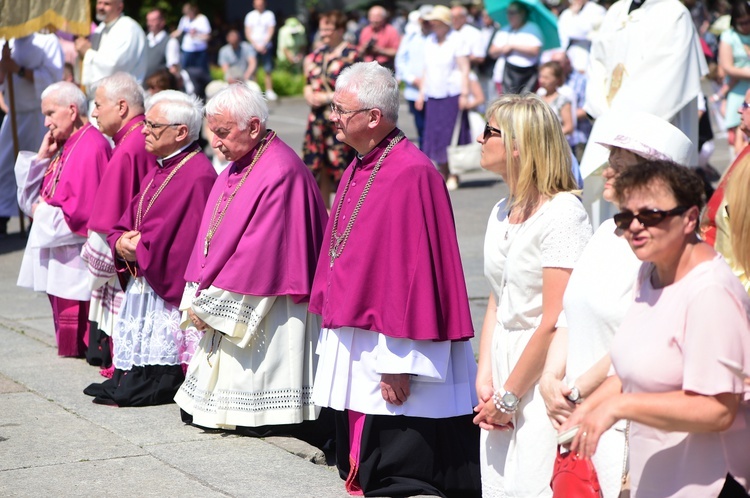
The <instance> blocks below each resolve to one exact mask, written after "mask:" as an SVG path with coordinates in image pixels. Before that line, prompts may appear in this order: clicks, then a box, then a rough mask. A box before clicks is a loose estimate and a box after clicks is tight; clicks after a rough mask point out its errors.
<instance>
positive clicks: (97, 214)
mask: <svg viewBox="0 0 750 498" xmlns="http://www.w3.org/2000/svg"><path fill="white" fill-rule="evenodd" d="M144 119H145V118H144V116H143V114H141V115H139V116H136V117H134V118H133V119H131V120H130V121H128V122H127V124H125V126H123V127H122V129H121V130H120V131H118V132H117V133H115V136H114V137H113V139H114V141H115V148H114V150H113V151H112V157H111V158H110V159H109V164H107V169H106V170H105V172H104V178H102V181H101V183H100V184H99V190H97V192H96V197H95V198H94V206H96V211H94V212H93V213H92V214H91V218H90V219H89V230H93V231H95V232H99V233H109V231H110V230H112V227H113V226H115V223H117V222H118V221H119V219H120V218H121V217H122V213H124V212H125V210H126V209H127V208H128V204H130V200H131V199H132V198H133V197H134V196H135V194H137V193H138V192H140V190H141V180H142V178H143V177H144V176H146V173H148V172H149V171H150V170H151V169H153V168H155V167H156V156H154V155H153V154H151V153H149V152H146V145H145V144H146V137H144V136H143V134H142V133H141V130H142V129H143V125H141V126H138V127H136V128H135V129H133V130H132V131H130V133H129V134H128V131H129V130H131V128H132V127H133V126H134V125H135V124H136V123H138V122H139V121H143V120H144ZM125 135H127V137H126V136H125Z"/></svg>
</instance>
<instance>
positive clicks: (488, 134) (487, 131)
mask: <svg viewBox="0 0 750 498" xmlns="http://www.w3.org/2000/svg"><path fill="white" fill-rule="evenodd" d="M493 133H497V135H498V136H500V137H502V136H503V132H502V131H501V130H498V129H497V128H495V127H493V126H490V124H489V123H485V125H484V133H482V141H483V142H486V141H487V140H489V138H490V137H491V136H492V134H493Z"/></svg>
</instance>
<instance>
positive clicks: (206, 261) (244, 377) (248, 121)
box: [175, 85, 328, 442]
mask: <svg viewBox="0 0 750 498" xmlns="http://www.w3.org/2000/svg"><path fill="white" fill-rule="evenodd" d="M245 110H246V111H247V112H244V111H245ZM256 114H257V115H256ZM206 117H207V120H208V125H209V127H210V128H211V130H212V131H213V132H214V134H215V138H214V142H213V145H214V147H216V148H219V149H220V150H221V151H222V153H224V155H225V156H226V157H227V158H228V159H230V160H232V161H233V162H232V163H231V164H230V165H229V167H228V168H227V169H225V170H224V171H223V172H222V173H221V175H219V179H218V180H217V182H216V184H215V185H214V188H213V190H212V191H211V195H210V196H209V200H208V203H207V204H206V210H205V212H204V215H203V221H202V223H201V228H200V230H199V232H198V238H197V240H196V242H195V247H194V249H193V252H192V256H191V259H190V263H189V265H188V268H187V271H186V273H185V280H186V281H187V282H188V284H187V286H186V288H185V294H184V297H183V301H182V304H181V306H180V308H181V309H182V310H184V314H183V320H184V322H183V324H184V325H189V324H191V323H195V325H196V326H197V327H198V328H199V329H201V330H205V335H204V337H203V339H202V340H201V342H200V344H199V347H198V349H197V351H196V353H195V355H194V356H193V359H192V361H191V363H190V366H189V368H188V371H187V374H186V379H185V382H184V383H183V385H182V387H181V388H180V390H179V392H178V393H177V396H176V397H175V401H176V402H177V404H178V405H180V407H181V408H182V409H183V411H184V412H183V420H185V421H186V422H192V423H193V424H194V425H198V426H201V427H210V428H223V429H237V430H238V431H240V432H242V433H244V434H248V435H257V436H265V435H269V434H283V433H289V434H295V435H296V434H297V433H296V432H295V431H296V430H299V429H300V428H301V427H290V426H291V425H293V424H301V423H303V422H305V421H311V420H315V419H316V418H317V417H318V413H319V411H320V408H316V407H315V406H314V405H313V403H312V384H313V374H314V369H315V361H314V360H315V355H314V348H315V343H316V342H317V338H318V333H319V332H320V319H319V317H318V316H316V315H313V314H311V313H309V312H308V309H307V308H308V298H309V294H310V289H311V286H312V279H313V276H314V273H315V265H316V262H317V259H318V253H319V251H320V247H321V242H322V238H323V230H324V229H325V224H326V221H327V219H328V215H327V214H326V210H325V207H324V205H323V200H322V198H321V196H320V192H319V190H318V187H317V184H316V182H315V179H314V178H313V176H312V174H311V173H310V172H309V171H308V169H307V168H306V167H305V165H304V163H303V162H302V161H301V160H300V158H299V156H298V155H297V154H296V152H294V151H293V150H292V149H291V148H290V147H289V146H287V145H286V144H285V143H284V142H283V141H282V140H281V139H280V138H279V137H278V136H277V135H276V133H275V132H274V131H272V130H269V129H267V128H266V120H267V118H268V107H267V105H266V103H265V101H264V100H263V97H262V96H261V94H260V92H258V91H253V90H251V89H249V88H247V87H246V86H245V85H232V86H230V87H229V88H227V89H225V90H222V91H221V92H219V93H218V94H217V95H216V96H214V97H213V98H212V99H211V101H210V102H209V103H208V105H207V107H206ZM303 425H304V424H303ZM308 425H309V426H311V427H312V426H313V425H315V424H306V425H305V427H307V426H308ZM316 427H317V428H318V429H320V427H319V426H317V425H316ZM318 440H320V441H321V442H322V440H321V439H320V438H318Z"/></svg>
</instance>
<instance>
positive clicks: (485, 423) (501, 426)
mask: <svg viewBox="0 0 750 498" xmlns="http://www.w3.org/2000/svg"><path fill="white" fill-rule="evenodd" d="M493 394H495V391H494V390H493V388H492V386H490V385H485V386H482V387H479V388H478V389H477V396H478V397H479V403H478V404H477V406H475V407H474V413H476V414H477V415H476V416H475V417H474V423H475V424H476V425H478V426H479V427H480V428H481V429H484V430H486V431H508V430H511V429H513V428H514V427H515V424H514V423H513V414H512V413H505V412H501V411H500V410H498V409H497V407H496V406H495V402H494V400H493V399H492V396H493Z"/></svg>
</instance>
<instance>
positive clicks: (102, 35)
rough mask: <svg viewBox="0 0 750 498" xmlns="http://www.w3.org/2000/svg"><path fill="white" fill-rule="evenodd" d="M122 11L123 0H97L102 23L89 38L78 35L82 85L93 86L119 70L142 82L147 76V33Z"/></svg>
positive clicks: (98, 16)
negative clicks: (81, 61)
mask: <svg viewBox="0 0 750 498" xmlns="http://www.w3.org/2000/svg"><path fill="white" fill-rule="evenodd" d="M122 10H123V0H97V2H96V20H97V21H99V22H100V24H99V26H97V28H96V31H94V34H92V35H91V39H90V40H89V39H86V38H76V42H75V44H76V50H77V51H78V55H79V56H80V57H82V58H83V73H82V75H81V84H82V85H84V86H86V87H90V86H91V85H92V84H93V83H94V82H96V81H99V80H100V79H102V78H104V77H106V76H111V75H113V74H115V73H116V72H118V71H123V72H125V73H130V74H132V75H133V76H135V79H136V80H138V82H139V83H142V82H143V79H144V78H145V77H146V57H144V55H145V50H146V35H145V33H144V32H143V28H141V27H140V25H139V24H138V23H137V22H135V21H134V20H133V19H131V18H130V17H128V16H126V15H123V13H122Z"/></svg>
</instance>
